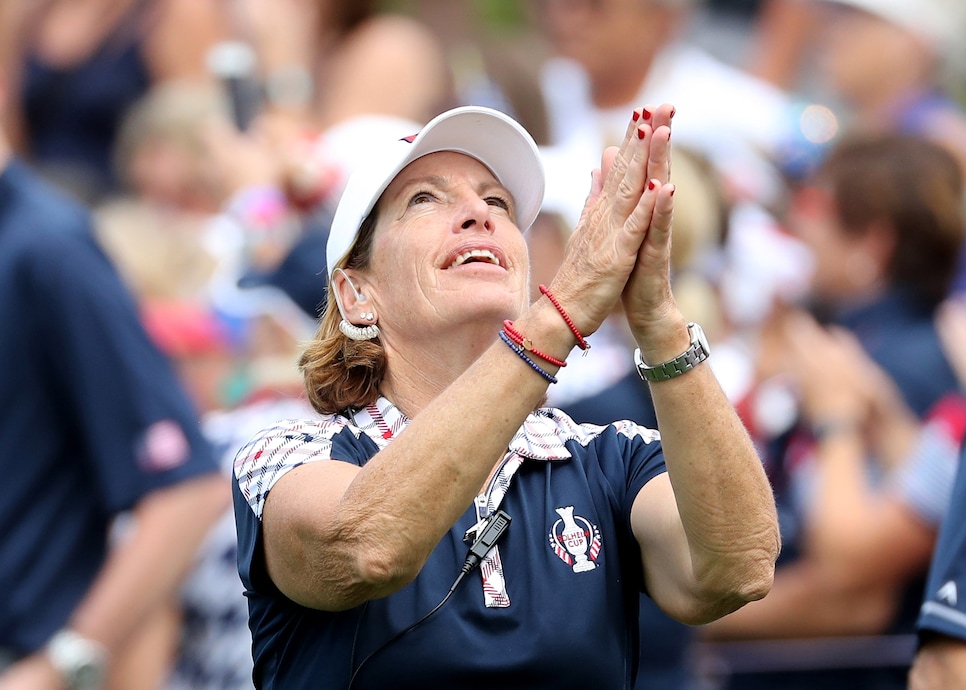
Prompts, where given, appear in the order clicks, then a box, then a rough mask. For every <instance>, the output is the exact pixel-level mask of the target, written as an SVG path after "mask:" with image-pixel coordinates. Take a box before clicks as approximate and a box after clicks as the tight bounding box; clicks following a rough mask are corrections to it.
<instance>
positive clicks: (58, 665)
mask: <svg viewBox="0 0 966 690" xmlns="http://www.w3.org/2000/svg"><path fill="white" fill-rule="evenodd" d="M46 653H47V658H48V659H50V663H51V665H53V667H54V668H55V669H57V672H58V673H59V674H60V675H61V678H62V679H63V682H64V686H65V687H68V688H70V689H71V690H101V688H103V687H104V679H105V678H104V677H105V671H106V666H107V651H106V650H105V649H104V647H103V645H101V644H100V643H98V642H95V641H94V640H89V639H87V638H86V637H83V636H82V635H80V634H79V633H77V632H75V631H73V630H70V629H69V628H64V629H63V630H61V631H60V632H58V633H57V634H55V635H54V636H53V637H52V638H50V641H49V642H48V643H47V647H46Z"/></svg>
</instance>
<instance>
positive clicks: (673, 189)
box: [668, 187, 678, 196]
mask: <svg viewBox="0 0 966 690" xmlns="http://www.w3.org/2000/svg"><path fill="white" fill-rule="evenodd" d="M677 190H678V188H677V187H671V193H670V194H668V196H674V192H676V191H677Z"/></svg>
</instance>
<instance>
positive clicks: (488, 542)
mask: <svg viewBox="0 0 966 690" xmlns="http://www.w3.org/2000/svg"><path fill="white" fill-rule="evenodd" d="M509 526H510V516H509V515H507V514H506V513H505V512H504V511H502V510H498V511H496V512H495V513H493V515H491V516H490V517H489V518H488V519H487V521H486V524H484V525H483V528H482V529H481V530H480V531H479V532H478V535H479V536H477V538H476V540H475V541H474V542H473V545H472V546H471V547H470V551H469V553H467V554H466V559H465V560H464V561H463V565H462V566H460V572H459V575H457V576H456V580H455V581H454V582H453V584H452V585H450V588H449V591H448V592H447V593H446V596H444V597H443V598H442V600H441V601H440V602H439V603H438V604H436V606H434V607H433V609H432V610H431V611H430V612H429V613H427V614H426V615H424V616H423V617H422V618H420V619H419V620H417V621H416V622H415V623H413V624H412V625H410V626H408V627H406V628H404V629H402V630H400V631H399V632H398V633H396V634H395V635H393V636H392V637H390V638H389V639H388V640H386V641H385V642H383V643H382V644H381V645H379V646H378V647H376V648H375V649H374V650H372V651H371V652H369V654H368V655H367V656H366V658H365V659H363V660H362V662H361V663H360V664H359V666H358V667H356V669H355V671H353V672H352V675H351V676H350V677H349V685H348V686H346V690H352V684H353V683H354V682H355V680H356V677H357V676H358V675H359V672H360V671H361V670H362V668H363V666H365V665H366V662H368V661H369V660H370V659H371V658H372V657H374V656H375V655H376V654H378V653H379V652H381V651H382V650H384V649H385V648H386V647H388V646H389V645H391V644H392V643H393V642H396V641H397V640H398V639H399V638H401V637H402V636H403V635H405V634H407V633H408V632H410V631H412V630H415V629H416V628H418V627H419V626H420V625H422V624H423V623H425V622H426V621H427V620H429V619H430V617H432V616H433V615H434V614H435V613H436V612H437V611H439V610H440V609H441V608H443V605H444V604H445V603H446V602H447V601H449V600H450V597H452V596H453V593H454V592H456V588H457V587H459V584H460V582H462V581H463V578H464V577H466V575H467V574H468V573H469V572H470V571H472V570H473V569H474V568H475V567H476V566H478V565H479V564H480V563H481V562H482V561H483V558H484V557H485V556H486V554H487V553H488V552H489V550H490V549H491V548H493V547H494V546H495V545H496V542H497V541H498V540H499V539H500V537H502V536H503V534H504V532H506V529H507V527H509ZM364 614H365V610H363V612H362V615H364ZM362 615H360V617H359V624H357V626H356V634H355V636H354V637H353V640H352V655H351V657H350V661H349V664H350V666H349V668H352V664H353V663H355V656H356V638H357V637H358V635H359V627H360V626H361V624H362Z"/></svg>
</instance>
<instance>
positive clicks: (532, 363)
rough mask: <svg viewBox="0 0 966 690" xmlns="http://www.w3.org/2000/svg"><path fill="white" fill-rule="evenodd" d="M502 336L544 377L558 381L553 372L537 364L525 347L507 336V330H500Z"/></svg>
mask: <svg viewBox="0 0 966 690" xmlns="http://www.w3.org/2000/svg"><path fill="white" fill-rule="evenodd" d="M500 338H501V339H502V340H503V342H505V343H506V344H507V347H509V348H510V349H511V350H513V351H514V352H516V353H517V354H518V355H519V356H520V359H522V360H523V361H524V362H526V363H527V364H529V365H530V367H531V368H532V369H533V370H534V371H535V372H537V373H538V374H540V375H541V376H542V377H543V378H545V379H547V380H548V381H549V382H550V383H556V382H557V378H556V377H555V376H554V375H553V374H551V373H549V372H547V371H544V370H543V369H541V368H540V365H539V364H537V363H536V362H534V361H533V360H532V359H530V358H529V357H527V353H526V352H524V351H523V348H522V347H519V346H518V345H517V344H516V343H514V342H513V341H512V340H510V338H509V336H507V334H506V331H500Z"/></svg>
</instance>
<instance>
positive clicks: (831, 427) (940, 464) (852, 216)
mask: <svg viewBox="0 0 966 690" xmlns="http://www.w3.org/2000/svg"><path fill="white" fill-rule="evenodd" d="M963 193H964V187H963V176H962V173H961V171H960V169H959V167H958V165H957V164H956V160H955V159H954V158H953V157H952V155H951V154H950V153H949V152H948V151H947V150H945V149H944V148H942V147H940V146H939V145H937V144H932V143H930V142H928V141H925V140H922V139H919V138H910V137H895V136H877V137H865V138H860V139H856V140H849V141H844V142H842V143H840V144H839V145H838V146H837V147H836V148H835V150H833V151H832V153H831V154H830V156H829V157H828V158H827V160H826V161H825V162H824V163H823V165H822V167H821V168H820V170H819V171H818V173H817V175H816V176H815V177H814V178H813V179H811V180H809V182H808V184H807V185H806V186H805V187H804V188H803V189H801V190H800V191H799V192H798V193H797V196H796V202H795V204H794V206H793V211H792V227H793V228H794V229H795V230H796V232H797V233H798V234H799V236H800V237H801V238H802V239H803V240H804V241H805V242H806V244H807V245H808V246H809V247H810V248H811V250H812V253H813V257H814V273H813V277H812V294H813V297H814V303H813V305H812V309H813V311H814V313H815V314H818V315H821V317H822V318H823V319H824V320H827V321H829V322H830V323H832V324H835V325H836V326H837V327H839V328H843V329H846V332H850V333H851V334H852V335H851V336H850V337H846V336H845V335H844V334H840V335H836V336H833V335H830V334H829V333H826V332H825V331H823V330H822V329H821V328H820V327H819V326H818V324H817V323H816V322H815V321H814V320H812V318H811V317H808V316H806V315H804V314H795V313H794V312H791V313H790V314H784V313H776V315H775V316H774V317H773V319H772V321H771V323H770V326H771V327H770V328H769V330H767V331H765V333H764V337H763V339H762V342H761V343H760V348H759V352H758V358H757V362H758V371H759V376H760V377H761V381H762V382H761V384H760V385H759V386H758V388H757V389H756V391H755V394H754V396H753V400H751V401H747V404H743V408H744V409H747V410H748V414H747V415H746V417H747V421H748V424H749V427H750V428H751V430H752V432H753V434H754V435H756V436H757V437H758V440H759V442H760V444H761V447H762V449H763V451H764V454H765V459H766V467H767V469H768V471H769V473H770V476H771V479H772V483H773V486H774V487H775V490H776V495H777V500H778V503H779V515H780V519H781V525H782V531H783V554H782V559H781V561H780V563H779V568H778V571H777V573H776V580H775V587H774V588H773V590H772V592H771V594H769V596H768V597H767V598H766V600H765V601H762V602H757V603H755V604H753V605H749V606H748V607H746V608H745V609H744V610H743V611H741V612H739V613H738V614H737V615H735V616H729V617H728V618H726V619H725V620H723V621H722V622H721V624H720V625H717V624H716V625H714V626H710V627H709V631H711V633H712V634H713V635H714V637H715V638H716V639H755V640H774V639H777V638H796V637H822V636H832V635H852V636H856V635H879V634H884V633H889V634H893V635H899V634H905V635H907V636H908V635H909V634H910V633H911V631H912V624H913V621H914V617H915V607H917V606H918V604H917V603H915V602H918V601H921V598H922V589H921V587H922V581H921V579H922V577H923V575H924V573H925V568H926V565H927V563H928V558H929V554H930V552H931V548H932V544H933V541H934V539H935V534H936V531H937V527H938V523H939V520H940V519H941V518H942V516H943V514H944V513H945V512H946V509H947V507H948V496H949V490H950V487H951V485H952V477H953V475H954V473H955V468H956V464H957V458H958V448H959V446H960V444H961V443H962V439H963V431H964V429H966V404H964V402H963V400H962V398H961V397H960V396H959V395H958V394H957V391H958V386H957V383H956V379H955V377H954V375H953V371H952V368H951V365H950V363H949V361H948V360H947V358H946V356H945V355H944V353H943V350H942V348H941V346H940V341H939V337H938V334H937V331H936V328H935V325H934V320H933V318H934V313H935V310H936V308H937V306H938V305H939V304H940V303H941V302H942V301H943V299H944V298H945V295H946V293H947V290H948V287H949V284H950V281H951V280H952V277H953V274H954V271H955V266H956V256H957V254H958V252H959V250H960V248H961V246H962V244H963V232H964V217H963V205H962V198H963ZM851 338H854V339H855V341H854V342H853V341H852V340H851ZM906 407H908V408H909V410H910V411H909V412H903V409H904V408H906ZM917 418H918V419H923V420H925V422H926V423H925V426H924V427H923V428H922V429H921V430H919V429H918V424H917V423H916V421H915V420H916V419H917ZM876 477H878V478H879V479H878V480H876V479H875V478H876ZM902 639H906V638H902ZM899 640H900V638H891V640H890V638H883V639H882V640H881V641H880V643H879V645H878V646H873V647H872V648H871V649H868V648H866V650H865V651H866V652H867V653H863V645H862V644H861V643H860V642H859V641H857V640H856V641H855V644H852V645H850V644H849V640H840V641H838V642H836V643H835V644H834V645H831V646H830V647H826V648H825V649H824V652H823V651H822V650H821V649H820V648H817V647H815V646H809V645H802V646H801V647H799V648H798V650H797V653H796V651H795V650H794V649H793V651H792V656H793V657H794V662H793V664H792V665H789V666H787V667H786V668H784V669H782V671H781V672H775V673H757V674H750V673H749V674H744V675H743V674H738V675H735V676H733V677H732V678H731V680H730V682H729V685H728V687H730V688H736V689H737V688H776V687H781V688H787V689H790V688H798V687H801V688H814V687H819V686H821V687H842V688H846V687H849V688H852V687H863V688H904V687H905V676H906V671H907V669H908V662H909V661H910V659H911V652H912V649H911V647H910V646H906V647H903V646H902V645H901V644H899ZM761 653H762V652H761V649H760V648H759V649H758V655H759V659H761V658H762V657H761ZM795 664H797V667H796V666H795ZM766 666H767V664H765V665H763V666H759V667H758V668H757V669H756V670H758V671H762V670H763V669H764V668H765V667H766ZM816 669H822V670H816ZM830 669H833V670H830Z"/></svg>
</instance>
